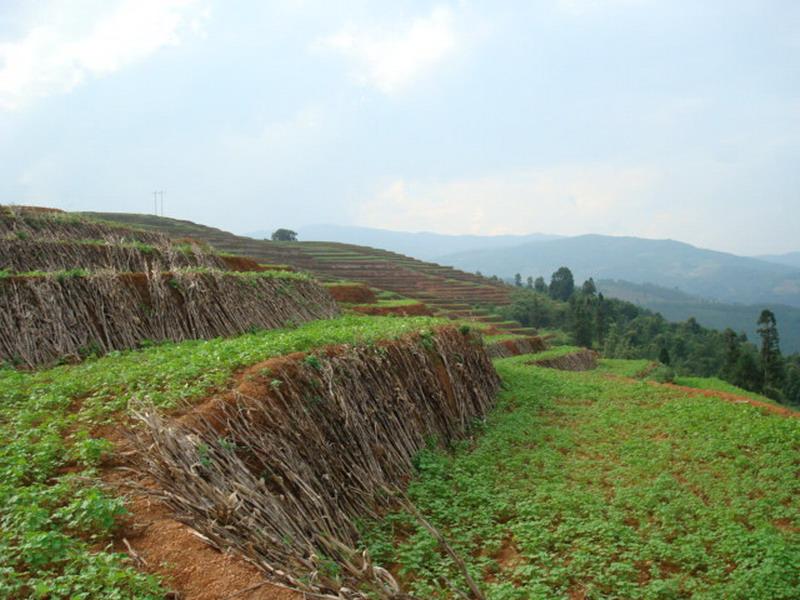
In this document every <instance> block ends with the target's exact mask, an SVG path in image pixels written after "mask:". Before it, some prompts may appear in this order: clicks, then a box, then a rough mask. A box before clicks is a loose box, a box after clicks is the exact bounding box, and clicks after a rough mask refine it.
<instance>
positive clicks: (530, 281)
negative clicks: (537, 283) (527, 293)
mask: <svg viewBox="0 0 800 600" xmlns="http://www.w3.org/2000/svg"><path fill="white" fill-rule="evenodd" d="M525 287H526V288H528V289H529V290H532V289H533V277H531V276H530V275H528V279H527V280H526V281H525Z"/></svg>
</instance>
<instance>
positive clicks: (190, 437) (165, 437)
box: [135, 327, 499, 599]
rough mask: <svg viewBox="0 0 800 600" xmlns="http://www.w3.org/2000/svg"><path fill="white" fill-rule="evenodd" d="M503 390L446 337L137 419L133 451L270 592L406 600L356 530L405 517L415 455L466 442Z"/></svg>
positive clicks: (275, 363)
mask: <svg viewBox="0 0 800 600" xmlns="http://www.w3.org/2000/svg"><path fill="white" fill-rule="evenodd" d="M498 386H499V380H498V377H497V374H496V373H495V371H494V369H493V367H492V365H491V362H490V360H489V358H488V356H487V355H486V352H485V351H484V349H483V346H482V344H481V342H480V340H479V339H478V338H477V337H475V336H474V334H471V333H462V332H460V331H458V330H456V329H455V328H451V327H448V328H443V329H440V330H437V331H436V332H435V333H434V334H432V335H428V336H419V335H417V336H409V337H406V338H403V339H401V340H398V341H395V342H391V343H388V342H387V343H383V344H379V345H377V346H372V347H356V348H350V347H341V348H338V349H334V350H329V351H327V352H325V353H324V355H316V356H314V357H313V358H309V357H305V358H303V356H302V355H300V356H297V355H295V356H293V357H288V358H281V359H273V360H270V361H267V362H265V363H262V364H260V365H256V366H254V367H253V368H251V369H250V370H248V371H247V372H246V373H245V374H244V375H243V377H242V384H241V385H240V386H239V388H238V389H237V390H236V392H235V393H234V394H232V395H231V396H229V397H225V398H217V399H213V400H210V401H208V402H206V403H205V404H203V405H201V406H199V407H196V408H195V409H193V410H192V411H190V412H189V413H188V414H186V415H185V416H183V417H182V418H181V419H179V420H167V419H165V418H164V417H162V416H161V415H159V413H158V412H157V411H156V410H155V409H154V408H152V407H149V406H139V407H137V408H136V410H135V415H136V417H137V419H138V421H139V422H140V423H141V424H142V425H143V427H140V428H138V435H137V437H136V439H135V443H136V445H137V448H138V451H139V454H140V457H141V465H142V469H143V470H144V471H145V472H146V473H147V474H149V475H150V476H151V477H152V478H153V479H155V481H156V482H157V483H158V485H159V487H160V489H161V492H160V493H159V495H160V497H161V498H162V499H163V500H164V502H166V504H167V505H168V506H169V507H171V509H172V510H173V511H174V512H175V514H176V516H177V518H178V519H180V520H181V521H183V522H184V523H186V524H188V525H189V526H191V527H192V528H194V529H195V530H197V531H198V532H200V533H201V534H202V535H203V536H205V537H206V538H207V539H208V540H209V541H210V542H211V543H212V544H213V545H214V546H216V547H218V548H220V549H233V550H235V551H237V552H238V553H240V554H242V555H243V556H244V557H245V558H247V559H248V560H249V561H251V562H252V563H254V564H255V565H257V566H258V567H259V568H261V569H262V570H263V571H264V572H265V573H266V574H267V575H268V576H269V577H270V578H271V579H272V580H274V581H277V582H278V583H282V584H284V585H288V586H290V587H293V588H295V589H299V590H302V591H304V592H310V593H314V594H322V595H323V596H325V597H334V598H366V597H367V596H366V593H367V592H369V593H372V594H373V595H374V596H377V597H379V598H384V599H399V598H404V597H405V598H407V597H409V596H407V595H404V594H403V592H402V591H401V589H400V587H399V585H398V584H397V582H396V581H395V580H394V578H393V577H392V576H391V575H390V574H389V573H388V571H386V570H384V569H382V568H380V567H379V566H377V565H375V564H374V563H373V562H372V561H371V559H370V557H369V555H368V554H367V553H366V552H364V551H358V548H359V533H358V528H357V526H356V524H357V522H358V521H359V520H362V519H365V518H366V519H374V518H379V517H380V516H381V515H382V514H385V513H386V512H387V511H389V510H391V509H392V508H397V506H398V499H397V494H396V492H392V490H398V489H402V488H403V487H405V484H406V483H407V482H408V480H409V479H410V478H411V477H412V476H413V474H414V467H413V459H414V457H415V456H416V455H417V453H418V452H419V451H420V450H422V449H424V448H425V447H426V446H428V445H429V444H430V443H431V441H432V440H438V442H439V443H441V444H444V445H449V444H451V443H452V442H454V441H455V440H458V439H462V438H464V437H465V436H467V435H468V432H469V427H470V424H471V423H473V422H474V421H476V420H479V419H481V418H483V417H484V416H485V414H486V412H487V410H488V409H489V408H490V407H491V406H492V404H493V398H494V394H495V392H496V391H497V389H498ZM442 539H443V538H442ZM471 585H474V582H471ZM476 597H480V596H476Z"/></svg>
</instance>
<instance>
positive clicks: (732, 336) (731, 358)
mask: <svg viewBox="0 0 800 600" xmlns="http://www.w3.org/2000/svg"><path fill="white" fill-rule="evenodd" d="M722 339H723V340H724V343H725V359H724V362H723V363H722V369H721V370H720V375H721V376H722V378H723V379H725V380H726V381H733V379H734V377H735V374H736V365H737V364H738V362H739V355H740V354H741V350H740V349H739V346H740V341H739V336H738V335H736V332H735V331H734V330H733V329H731V328H730V327H729V328H727V329H726V330H725V331H723V332H722Z"/></svg>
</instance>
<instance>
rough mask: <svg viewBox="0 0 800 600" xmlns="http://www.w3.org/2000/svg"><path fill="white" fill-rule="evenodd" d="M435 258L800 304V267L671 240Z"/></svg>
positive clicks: (599, 239)
mask: <svg viewBox="0 0 800 600" xmlns="http://www.w3.org/2000/svg"><path fill="white" fill-rule="evenodd" d="M439 260H440V262H444V263H446V264H451V265H453V266H455V267H457V268H460V269H464V270H467V271H476V270H478V271H481V272H482V273H486V274H496V275H499V276H501V277H513V275H514V274H515V273H521V274H522V276H523V277H526V276H528V275H532V276H534V277H536V276H538V275H543V276H545V278H549V276H550V274H551V273H552V272H553V271H555V270H556V269H557V268H559V267H561V266H568V267H569V268H570V269H572V271H573V273H574V274H575V278H576V279H577V280H578V281H581V280H583V279H585V278H588V277H594V278H595V279H623V280H626V281H632V282H634V283H655V284H658V285H661V286H664V287H677V288H679V289H680V290H682V291H684V292H687V293H689V294H693V295H697V296H702V297H704V298H711V299H714V300H719V301H723V302H737V303H743V304H786V305H790V306H796V307H800V269H796V268H792V267H789V266H786V265H778V264H774V263H769V262H766V261H763V260H759V259H755V258H747V257H742V256H736V255H734V254H727V253H724V252H716V251H713V250H705V249H702V248H696V247H694V246H691V245H689V244H685V243H682V242H676V241H673V240H648V239H641V238H635V237H611V236H602V235H583V236H578V237H573V238H564V239H558V240H550V241H542V242H534V243H527V244H522V245H518V246H513V247H509V248H494V249H483V250H473V251H467V252H458V253H453V254H449V255H447V256H443V257H440V259H439Z"/></svg>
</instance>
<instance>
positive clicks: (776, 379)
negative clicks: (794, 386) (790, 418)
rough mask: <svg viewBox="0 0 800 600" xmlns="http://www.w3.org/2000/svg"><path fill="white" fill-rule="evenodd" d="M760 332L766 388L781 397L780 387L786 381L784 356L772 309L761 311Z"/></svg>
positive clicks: (772, 395) (773, 394) (774, 395)
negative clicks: (782, 355)
mask: <svg viewBox="0 0 800 600" xmlns="http://www.w3.org/2000/svg"><path fill="white" fill-rule="evenodd" d="M758 334H759V335H760V336H761V371H762V373H763V374H764V390H765V391H768V392H771V393H768V394H767V395H768V396H770V397H773V398H775V399H776V400H777V399H779V398H780V391H779V390H780V389H781V387H783V384H784V382H785V378H786V373H785V371H784V364H783V358H782V357H781V348H780V342H779V338H778V325H777V323H776V321H775V314H774V313H773V312H772V311H771V310H766V309H765V310H763V311H761V316H759V318H758Z"/></svg>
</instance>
